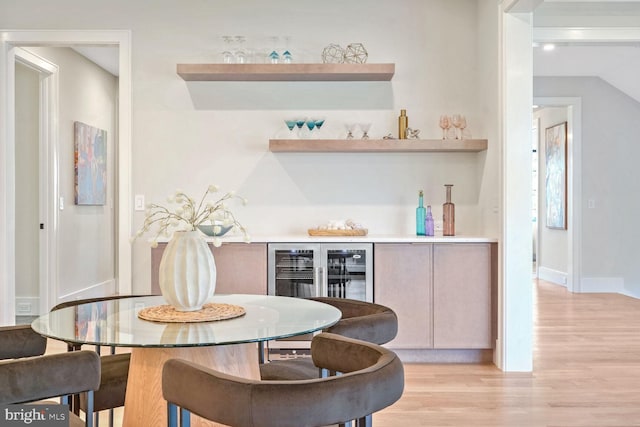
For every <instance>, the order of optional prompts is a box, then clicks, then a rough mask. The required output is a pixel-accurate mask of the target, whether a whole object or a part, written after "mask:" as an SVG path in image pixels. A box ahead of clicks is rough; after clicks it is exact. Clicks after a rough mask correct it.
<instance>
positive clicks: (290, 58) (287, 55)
mask: <svg viewBox="0 0 640 427" xmlns="http://www.w3.org/2000/svg"><path fill="white" fill-rule="evenodd" d="M290 40H291V36H284V42H285V48H284V52H283V53H282V62H284V63H285V64H291V62H293V56H291V51H290V50H289V41H290Z"/></svg>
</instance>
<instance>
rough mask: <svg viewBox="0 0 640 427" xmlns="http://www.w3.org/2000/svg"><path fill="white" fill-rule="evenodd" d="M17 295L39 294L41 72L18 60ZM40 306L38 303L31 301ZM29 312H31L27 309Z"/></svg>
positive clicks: (31, 296)
mask: <svg viewBox="0 0 640 427" xmlns="http://www.w3.org/2000/svg"><path fill="white" fill-rule="evenodd" d="M15 76H16V77H15V79H16V80H15V82H16V85H15V86H16V88H15V89H16V92H15V93H16V180H15V182H16V298H17V299H18V300H20V301H23V302H30V301H29V299H31V298H37V297H38V294H39V292H40V291H39V286H40V283H39V281H40V278H39V274H38V272H39V257H38V250H39V249H38V248H39V240H38V239H39V229H38V224H39V222H40V218H39V211H38V209H39V191H40V190H39V182H38V180H39V176H40V175H39V172H38V169H39V164H38V159H39V147H38V143H39V142H38V141H39V138H40V135H39V129H40V127H39V97H40V75H39V73H38V72H37V71H34V70H32V69H31V68H29V67H27V66H25V65H22V64H19V63H16V75H15ZM31 306H32V308H34V309H37V307H38V304H37V303H33V304H31ZM26 314H31V313H30V312H29V313H26Z"/></svg>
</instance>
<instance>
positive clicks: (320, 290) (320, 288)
mask: <svg viewBox="0 0 640 427" xmlns="http://www.w3.org/2000/svg"><path fill="white" fill-rule="evenodd" d="M313 283H314V285H315V288H316V296H317V297H323V296H325V295H326V294H327V293H326V289H325V283H324V268H322V267H316V268H315V269H314V278H313Z"/></svg>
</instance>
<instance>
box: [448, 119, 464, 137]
mask: <svg viewBox="0 0 640 427" xmlns="http://www.w3.org/2000/svg"><path fill="white" fill-rule="evenodd" d="M451 124H452V125H453V127H454V128H455V135H456V139H461V138H462V133H461V134H460V138H458V129H460V125H461V124H462V120H461V116H460V114H454V115H453V116H451Z"/></svg>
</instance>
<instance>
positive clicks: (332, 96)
mask: <svg viewBox="0 0 640 427" xmlns="http://www.w3.org/2000/svg"><path fill="white" fill-rule="evenodd" d="M34 8H37V9H38V10H39V11H40V13H39V14H38V16H39V17H43V16H50V17H51V19H41V18H40V19H39V18H37V17H35V16H34V15H33V14H32V13H31V12H32V10H34ZM66 10H73V11H74V12H73V13H67V12H65V11H66ZM309 11H313V13H310V12H309ZM495 12H496V13H497V11H495ZM11 15H12V18H11V22H10V24H11V25H8V24H7V23H6V22H2V21H3V18H2V17H0V27H11V28H33V27H35V28H75V29H82V28H96V27H97V26H98V24H97V23H96V21H95V19H94V18H95V17H96V16H100V20H99V27H100V28H112V29H119V28H124V29H131V30H132V34H133V36H132V46H133V82H132V87H133V193H134V194H143V195H145V197H146V201H147V202H152V201H155V202H161V201H164V200H165V199H166V197H167V195H168V194H169V193H170V192H173V191H174V190H175V189H176V188H182V189H184V190H186V191H188V192H190V193H194V194H195V193H197V194H199V193H200V192H201V191H203V190H204V188H205V186H206V185H207V184H209V183H216V184H219V185H220V186H221V187H222V188H223V189H235V190H237V191H238V192H239V193H240V194H242V195H243V196H245V197H247V198H248V199H249V205H248V206H247V207H244V208H239V209H238V210H237V215H238V218H239V219H240V220H241V222H242V223H243V224H244V225H246V226H247V227H248V228H249V230H250V232H251V233H252V234H262V235H265V234H283V233H293V234H304V233H305V232H306V229H307V228H309V227H310V226H315V225H318V224H320V223H324V222H326V221H327V220H330V219H346V218H353V219H355V220H357V221H359V222H361V223H363V224H364V225H366V226H367V227H368V228H369V230H370V233H372V234H386V233H411V234H413V233H414V222H415V221H414V212H415V205H416V203H417V201H416V199H417V192H418V190H419V189H424V191H425V202H426V203H429V204H432V205H433V207H434V215H435V216H436V217H439V216H440V215H441V205H442V203H443V202H444V194H445V192H444V187H443V184H445V183H453V184H454V185H455V187H454V189H453V201H454V203H456V214H457V218H456V231H457V232H459V233H460V234H474V235H477V234H482V235H485V234H486V233H487V230H489V232H491V233H493V232H494V231H496V230H497V229H498V226H497V219H496V218H497V212H493V208H492V207H490V206H492V205H495V204H497V199H498V197H497V193H498V188H496V187H495V186H494V183H495V182H497V178H496V176H497V171H496V169H495V167H493V166H492V167H489V168H486V167H485V159H486V157H487V156H492V155H494V154H493V153H481V154H473V153H471V154H417V153H414V154H277V155H275V154H272V153H270V152H269V151H268V139H269V138H270V137H272V136H273V135H276V134H277V133H278V132H279V131H280V130H282V129H284V122H283V119H284V118H285V117H287V116H290V115H292V114H300V113H302V114H306V115H312V114H323V115H325V116H326V117H327V122H326V135H335V136H338V135H342V134H343V133H344V130H343V123H344V122H345V121H348V120H357V121H370V122H372V123H373V126H372V129H371V132H370V134H371V135H372V136H373V137H381V136H383V135H386V134H387V133H389V132H396V129H397V116H398V114H399V110H400V109H401V108H406V109H407V113H408V116H409V126H411V127H414V128H419V129H421V136H422V137H423V138H437V137H438V136H439V135H440V129H439V128H438V117H439V115H440V114H443V113H447V114H453V113H455V112H459V113H463V114H465V115H466V116H467V121H468V124H469V127H468V130H469V131H470V132H471V134H472V135H473V136H474V137H477V138H485V137H487V136H488V135H489V131H488V129H487V125H493V124H494V123H495V119H493V120H492V121H487V118H488V115H489V114H488V113H487V111H486V110H485V107H486V104H485V103H487V98H486V97H485V96H481V94H482V95H486V92H485V89H481V88H483V84H484V82H482V83H481V82H480V76H479V74H478V69H479V68H480V67H481V66H480V64H481V63H482V62H483V61H486V60H487V58H486V57H484V56H481V55H478V50H477V47H478V43H479V42H478V36H479V31H478V22H479V21H480V22H484V21H482V20H481V19H479V18H478V10H477V2H476V1H475V0H429V1H424V0H400V1H394V2H391V1H388V2H371V1H365V0H348V1H341V2H325V3H323V5H322V7H318V4H317V2H316V1H310V0H301V1H298V2H295V4H294V3H292V2H290V1H286V0H275V1H270V2H268V3H264V2H262V1H259V0H247V1H242V2H238V1H231V0H224V1H216V2H201V1H196V0H190V1H183V2H180V3H179V4H178V3H175V2H171V1H167V0H163V1H157V2H155V3H154V7H153V8H148V7H141V6H140V5H139V4H138V3H136V2H129V1H125V0H117V1H111V2H109V3H108V4H106V3H105V4H92V5H88V4H87V3H85V2H80V1H78V0H65V1H61V2H58V3H56V4H55V5H53V4H50V3H49V2H42V1H35V0H26V1H24V2H21V3H19V4H16V5H13V6H12V13H11ZM483 16H484V15H483ZM494 29H495V27H494ZM494 31H495V30H494ZM222 35H244V36H246V37H247V39H248V41H247V46H250V45H253V46H254V47H256V46H266V47H270V42H269V41H268V39H267V38H268V37H269V36H272V35H290V36H291V42H290V48H291V51H292V53H293V55H294V57H303V58H304V59H305V60H308V61H311V60H313V61H319V56H320V53H321V51H322V49H323V47H324V46H326V45H328V44H329V43H339V44H341V45H343V46H345V45H347V44H348V43H351V42H361V43H363V44H364V45H365V47H366V48H367V50H368V51H369V62H393V63H395V64H396V75H395V77H394V79H393V80H392V81H391V82H390V83H389V82H383V83H366V82H364V83H226V82H219V83H216V82H192V83H186V82H184V81H183V80H182V79H180V78H179V77H178V76H177V75H176V63H183V62H184V63H186V62H212V61H219V52H220V51H221V49H222V42H221V36H222ZM483 37H484V36H483ZM488 42H489V41H488V40H487V39H484V40H483V43H488ZM492 43H497V36H496V37H495V38H494V39H493V40H492ZM493 47H494V49H496V47H495V44H494V45H493ZM493 54H494V55H495V51H494V52H493ZM489 68H490V67H489ZM489 75H490V73H489V72H488V69H487V67H485V68H484V71H483V74H482V76H489ZM493 75H494V76H495V75H496V74H495V73H494V74H493ZM495 85H497V83H495ZM490 87H491V86H490ZM494 95H495V94H494ZM488 103H489V104H490V103H491V101H489V102H488ZM323 130H324V129H323ZM494 132H495V130H494ZM493 135H494V134H493V133H492V135H491V136H493ZM490 147H491V148H490V151H491V150H496V149H497V147H495V141H490ZM492 164H494V165H495V159H494V161H493V162H492ZM479 177H482V179H480V178H479ZM484 179H487V180H488V181H486V182H488V185H486V186H485V183H484V181H483V180H484ZM142 220H143V215H142V214H141V213H136V214H135V217H134V224H135V226H136V227H138V226H140V225H141V223H142ZM149 252H150V251H149V248H148V246H147V245H146V244H145V242H144V241H138V242H136V243H135V247H134V285H133V288H134V292H146V291H148V289H149V281H150V274H149V269H150V254H149Z"/></svg>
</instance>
